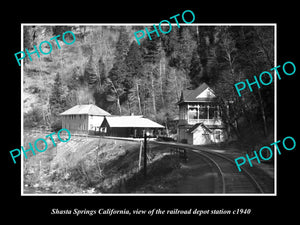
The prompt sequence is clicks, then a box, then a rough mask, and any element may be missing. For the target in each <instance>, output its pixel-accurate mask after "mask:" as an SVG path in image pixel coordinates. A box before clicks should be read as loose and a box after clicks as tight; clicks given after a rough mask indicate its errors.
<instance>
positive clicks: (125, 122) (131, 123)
mask: <svg viewBox="0 0 300 225" xmlns="http://www.w3.org/2000/svg"><path fill="white" fill-rule="evenodd" d="M105 121H107V123H108V125H109V126H110V127H137V128H164V126H162V125H160V124H158V123H156V122H154V121H152V120H150V119H147V118H143V117H142V116H106V117H105V118H104V121H103V123H105ZM103 123H102V124H103ZM101 126H102V125H101Z"/></svg>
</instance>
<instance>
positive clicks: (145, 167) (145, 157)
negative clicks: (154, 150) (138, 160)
mask: <svg viewBox="0 0 300 225" xmlns="http://www.w3.org/2000/svg"><path fill="white" fill-rule="evenodd" d="M144 177H145V178H146V177H147V133H146V130H145V131H144Z"/></svg>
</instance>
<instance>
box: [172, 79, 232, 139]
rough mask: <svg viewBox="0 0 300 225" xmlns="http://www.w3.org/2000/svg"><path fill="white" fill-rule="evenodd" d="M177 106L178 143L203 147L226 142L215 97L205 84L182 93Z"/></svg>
mask: <svg viewBox="0 0 300 225" xmlns="http://www.w3.org/2000/svg"><path fill="white" fill-rule="evenodd" d="M177 105H178V106H179V121H178V125H177V134H178V136H177V141H178V142H181V143H187V144H191V145H205V144H212V143H220V142H223V141H225V140H226V138H227V134H226V133H227V132H226V130H225V126H224V124H223V122H222V120H221V117H220V108H219V106H218V104H217V101H216V95H215V93H214V91H213V90H212V89H211V88H210V87H209V86H208V85H207V84H206V83H202V84H201V85H200V86H199V87H198V88H196V89H195V90H184V91H182V92H181V97H180V100H179V102H178V103H177Z"/></svg>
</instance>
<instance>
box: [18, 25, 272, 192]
mask: <svg viewBox="0 0 300 225" xmlns="http://www.w3.org/2000/svg"><path fill="white" fill-rule="evenodd" d="M171 24H172V26H173V25H177V24H176V23H171ZM179 24H180V25H182V26H274V65H275V67H276V66H277V23H191V24H182V23H179ZM24 25H25V26H68V25H70V26H153V25H154V24H153V23H126V24H124V23H111V24H110V23H97V24H95V23H21V51H23V46H24V45H23V43H24V40H23V26H24ZM155 25H158V23H155ZM162 25H163V26H166V25H167V24H162ZM166 35H168V34H166ZM270 69H271V68H270ZM274 77H276V79H275V84H274V86H275V88H274V92H275V93H274V142H276V141H277V76H274ZM23 131H24V125H23V61H21V146H23ZM274 152H275V151H274ZM274 155H275V157H274V193H267V194H258V193H255V194H251V193H247V194H230V193H229V194H219V193H217V194H201V193H199V194H183V193H181V194H180V193H179V194H174V193H173V194H167V193H162V194H132V193H128V194H118V193H114V194H103V193H100V194H54V193H53V194H24V190H23V186H24V185H23V183H24V179H23V158H24V157H23V152H22V154H21V196H98V197H99V196H103V197H105V196H277V152H276V154H274Z"/></svg>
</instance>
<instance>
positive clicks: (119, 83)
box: [14, 22, 293, 196]
mask: <svg viewBox="0 0 300 225" xmlns="http://www.w3.org/2000/svg"><path fill="white" fill-rule="evenodd" d="M22 44H23V49H22V51H23V52H20V53H19V54H17V55H16V59H17V62H16V63H20V64H22V65H21V68H22V141H23V143H22V147H23V149H24V150H23V153H24V151H25V154H23V153H22V159H21V163H22V167H21V168H22V182H21V192H22V195H175V196H176V195H262V196H264V195H274V194H276V160H274V158H275V157H276V156H275V153H274V154H273V147H272V148H271V146H270V144H272V143H274V142H275V129H274V128H275V126H276V119H275V112H276V84H277V82H278V80H277V79H278V78H277V79H276V75H275V72H276V70H274V69H273V70H270V69H272V68H274V67H275V66H276V63H275V59H276V24H274V23H273V24H272V23H269V24H185V23H180V24H176V23H172V24H170V23H169V24H168V23H166V22H165V23H164V24H159V25H158V24H156V25H154V24H26V23H25V24H22ZM285 68H286V72H287V73H291V71H292V69H293V67H292V65H286V66H285ZM278 70H280V72H281V73H282V74H283V72H282V69H281V68H280V69H278ZM263 71H268V74H270V75H271V76H268V74H267V73H266V75H264V76H262V75H261V76H259V75H260V74H261V73H262V72H263ZM254 76H256V77H257V79H256V78H255V77H254ZM272 77H274V79H273V78H272ZM255 79H256V80H255ZM266 84H267V85H266ZM286 142H289V141H286ZM286 145H288V146H289V147H290V145H291V144H290V143H287V144H286ZM264 146H269V147H265V148H263V147H264ZM260 149H261V150H260ZM270 149H271V150H270ZM16 154H17V153H14V155H15V156H16ZM238 158H239V159H238Z"/></svg>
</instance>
